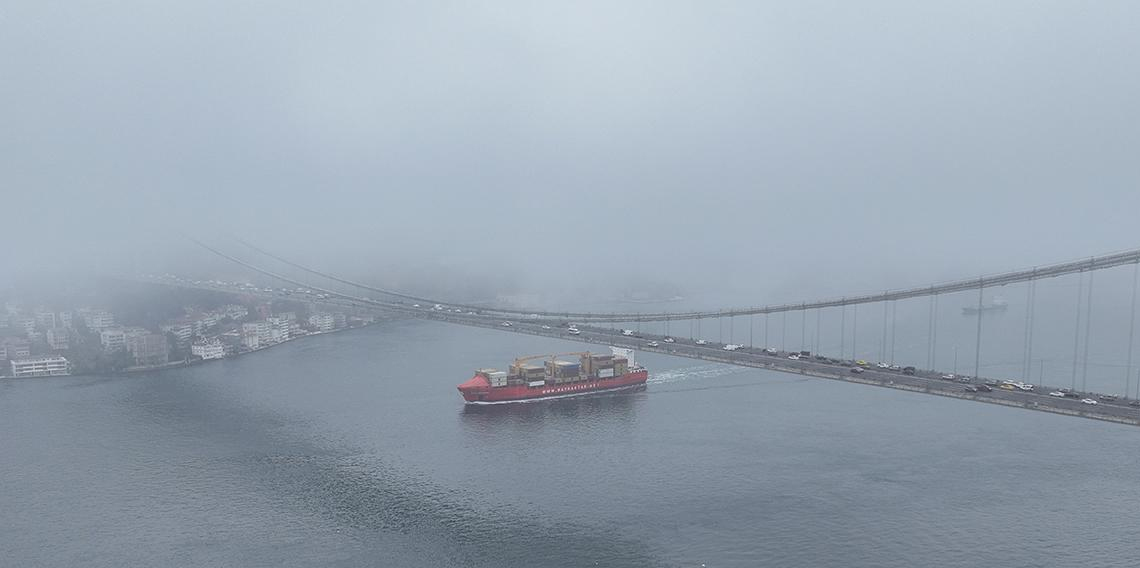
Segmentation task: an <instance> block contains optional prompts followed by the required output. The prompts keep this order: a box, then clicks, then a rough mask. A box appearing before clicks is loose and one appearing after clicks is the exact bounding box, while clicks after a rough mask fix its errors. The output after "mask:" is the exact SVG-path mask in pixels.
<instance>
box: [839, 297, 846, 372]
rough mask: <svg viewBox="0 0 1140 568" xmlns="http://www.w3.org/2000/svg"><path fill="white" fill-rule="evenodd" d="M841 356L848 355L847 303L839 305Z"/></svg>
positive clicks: (841, 357)
mask: <svg viewBox="0 0 1140 568" xmlns="http://www.w3.org/2000/svg"><path fill="white" fill-rule="evenodd" d="M839 311H840V314H841V315H840V316H839V358H840V359H845V358H846V357H847V304H843V305H841V306H839Z"/></svg>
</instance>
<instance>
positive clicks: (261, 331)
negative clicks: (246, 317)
mask: <svg viewBox="0 0 1140 568" xmlns="http://www.w3.org/2000/svg"><path fill="white" fill-rule="evenodd" d="M241 331H242V334H243V335H256V336H257V341H258V344H260V345H261V346H262V347H265V346H266V345H269V344H270V343H272V342H273V326H272V325H271V324H270V323H269V322H268V321H266V320H257V321H251V322H246V323H243V324H241Z"/></svg>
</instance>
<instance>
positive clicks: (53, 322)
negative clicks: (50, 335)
mask: <svg viewBox="0 0 1140 568" xmlns="http://www.w3.org/2000/svg"><path fill="white" fill-rule="evenodd" d="M36 325H37V326H39V328H40V329H55V328H56V327H57V326H58V325H59V318H58V316H56V314H55V312H49V311H47V310H36Z"/></svg>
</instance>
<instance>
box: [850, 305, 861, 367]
mask: <svg viewBox="0 0 1140 568" xmlns="http://www.w3.org/2000/svg"><path fill="white" fill-rule="evenodd" d="M854 308H855V309H854V310H852V312H854V313H853V318H854V320H855V321H853V322H851V358H852V359H856V360H857V359H859V353H858V350H857V349H856V348H855V347H856V343H855V341H856V340H857V339H859V304H855V306H854Z"/></svg>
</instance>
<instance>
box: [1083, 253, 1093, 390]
mask: <svg viewBox="0 0 1140 568" xmlns="http://www.w3.org/2000/svg"><path fill="white" fill-rule="evenodd" d="M1093 274H1095V273H1094V272H1093V271H1092V269H1091V268H1090V269H1089V299H1088V303H1087V304H1086V305H1085V352H1084V355H1083V356H1082V358H1083V359H1084V360H1083V361H1082V362H1081V390H1082V391H1083V390H1086V389H1087V387H1088V384H1087V383H1088V378H1089V332H1091V331H1092V300H1093Z"/></svg>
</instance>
